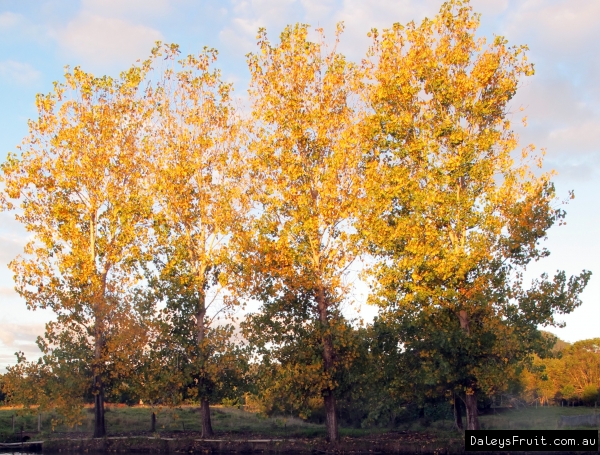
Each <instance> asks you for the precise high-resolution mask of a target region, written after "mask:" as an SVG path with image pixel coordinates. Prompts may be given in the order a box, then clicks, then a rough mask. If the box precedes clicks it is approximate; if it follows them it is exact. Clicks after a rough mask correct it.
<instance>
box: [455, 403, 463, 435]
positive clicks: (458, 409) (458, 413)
mask: <svg viewBox="0 0 600 455" xmlns="http://www.w3.org/2000/svg"><path fill="white" fill-rule="evenodd" d="M462 411H463V402H462V399H461V398H460V397H458V396H456V395H455V396H454V423H455V424H456V428H457V429H458V430H460V431H462V430H463V429H464V427H463V420H462Z"/></svg>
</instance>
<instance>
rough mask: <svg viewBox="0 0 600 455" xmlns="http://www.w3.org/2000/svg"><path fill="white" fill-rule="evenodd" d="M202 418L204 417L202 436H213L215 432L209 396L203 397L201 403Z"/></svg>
mask: <svg viewBox="0 0 600 455" xmlns="http://www.w3.org/2000/svg"><path fill="white" fill-rule="evenodd" d="M200 418H201V419H202V437H203V438H208V437H210V436H212V435H213V434H214V433H213V429H212V425H211V423H210V407H209V406H208V399H207V398H203V399H202V402H201V404H200Z"/></svg>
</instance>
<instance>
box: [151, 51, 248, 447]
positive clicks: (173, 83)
mask: <svg viewBox="0 0 600 455" xmlns="http://www.w3.org/2000/svg"><path fill="white" fill-rule="evenodd" d="M163 53H164V54H165V59H167V60H168V61H169V62H173V65H171V66H170V67H168V68H166V69H165V70H164V72H162V73H161V74H159V81H158V82H157V85H156V87H155V89H154V92H153V103H154V105H155V106H157V117H156V129H155V131H156V134H155V138H154V141H153V142H154V145H155V147H154V151H153V159H152V163H153V167H152V175H151V180H152V190H153V194H154V198H155V199H154V200H155V203H156V214H155V220H156V221H155V229H156V233H157V235H156V254H157V255H156V261H155V266H156V271H157V275H156V276H155V277H153V278H152V279H151V285H152V286H153V288H154V289H155V290H156V294H155V295H156V296H157V297H158V298H159V299H161V300H162V301H164V302H165V304H166V308H165V311H164V314H165V315H166V317H167V319H166V321H167V325H166V326H165V328H166V329H167V330H168V331H169V335H168V336H170V337H172V339H171V340H170V341H169V342H168V344H169V345H170V346H171V348H170V349H177V350H179V354H181V357H180V356H179V354H177V357H176V358H178V359H179V361H180V362H181V364H180V365H179V368H183V370H184V371H187V373H188V379H187V380H194V381H195V382H196V384H197V387H196V388H195V393H196V396H197V398H198V399H199V401H200V403H201V419H202V436H203V437H208V436H211V435H212V434H213V430H212V426H211V422H210V408H209V399H210V398H211V397H213V398H214V396H213V392H214V391H215V389H216V388H218V387H217V386H218V384H219V383H222V382H223V378H224V377H227V376H228V375H229V374H231V373H232V372H233V371H235V368H234V365H235V360H236V359H237V360H240V361H241V363H240V365H239V367H240V368H241V369H243V363H244V361H243V360H242V357H241V352H239V351H237V350H236V349H235V346H234V345H233V344H231V343H230V342H229V341H228V339H229V337H230V336H231V334H232V330H231V328H230V327H225V326H222V327H215V325H216V324H217V322H218V318H219V317H220V316H219V315H227V313H228V312H229V310H231V309H232V308H233V307H234V305H235V303H236V301H235V300H234V299H232V298H231V295H230V294H231V293H230V292H228V290H227V286H228V279H227V273H226V265H227V263H228V261H229V260H230V256H231V253H230V249H231V242H230V239H231V236H232V235H234V233H235V230H236V229H237V226H241V225H243V224H244V216H245V210H246V203H245V202H244V194H245V192H244V180H243V178H244V177H245V174H244V169H245V167H244V162H243V154H242V148H241V145H240V144H241V135H240V133H241V124H240V122H239V119H238V118H237V116H236V114H235V109H234V106H233V104H232V99H231V92H232V90H233V87H232V86H231V84H227V83H224V82H222V81H221V79H220V74H219V71H217V70H212V69H211V65H213V64H214V62H215V60H216V56H217V52H216V51H214V50H211V49H205V50H204V52H202V53H201V54H200V55H199V56H193V55H190V56H188V57H186V58H185V59H182V60H180V61H178V62H175V58H176V56H177V54H178V48H177V46H176V45H171V46H163V47H162V48H159V50H157V55H162V54H163ZM177 66H178V67H177ZM192 319H193V320H194V321H195V322H194V324H193V325H190V320H192ZM190 337H191V338H190ZM190 375H191V376H190ZM184 381H185V380H184Z"/></svg>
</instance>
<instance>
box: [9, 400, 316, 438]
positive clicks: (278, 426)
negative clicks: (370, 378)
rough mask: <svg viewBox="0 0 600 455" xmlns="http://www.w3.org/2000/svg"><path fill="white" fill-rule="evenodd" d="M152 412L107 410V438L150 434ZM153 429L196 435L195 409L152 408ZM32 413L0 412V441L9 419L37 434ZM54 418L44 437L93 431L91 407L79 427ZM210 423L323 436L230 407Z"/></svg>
mask: <svg viewBox="0 0 600 455" xmlns="http://www.w3.org/2000/svg"><path fill="white" fill-rule="evenodd" d="M152 411H153V410H152V409H151V408H148V407H142V406H133V407H112V406H110V407H107V409H106V414H105V423H106V428H107V433H108V435H109V436H110V435H121V434H149V433H150V425H151V416H152ZM154 411H155V412H156V430H157V432H158V433H159V434H161V433H163V434H172V433H183V432H187V433H189V432H191V433H199V432H200V430H201V428H200V413H199V408H198V407H191V406H182V407H179V408H174V409H171V408H162V409H160V408H155V409H154ZM33 412H34V414H29V415H27V414H23V411H19V410H18V409H15V410H13V409H0V439H2V436H6V435H10V434H13V425H12V418H13V415H14V416H15V425H14V428H15V432H17V433H19V432H20V430H21V427H23V431H24V433H28V434H31V433H37V423H38V417H37V414H35V411H33ZM53 418H54V419H56V418H57V416H55V415H52V414H50V413H43V414H42V433H43V434H46V435H48V434H55V435H60V434H65V433H68V434H70V435H77V434H78V433H80V434H81V436H84V435H86V436H87V435H90V434H91V433H92V432H93V424H94V414H93V409H92V408H86V409H85V410H84V412H83V413H82V415H81V421H80V424H79V425H75V426H74V427H70V426H68V425H65V424H58V425H55V427H54V429H52V419H53ZM211 422H212V426H213V429H214V431H215V432H216V433H217V434H221V435H228V436H235V435H236V434H237V435H247V434H260V435H269V436H272V437H316V436H321V435H324V434H325V428H324V426H323V425H317V424H312V423H307V422H304V421H302V420H301V419H298V418H290V417H286V418H283V417H271V418H267V417H263V416H261V415H258V414H253V413H249V412H245V411H243V410H240V409H237V408H233V407H219V406H213V407H211Z"/></svg>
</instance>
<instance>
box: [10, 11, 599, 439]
mask: <svg viewBox="0 0 600 455" xmlns="http://www.w3.org/2000/svg"><path fill="white" fill-rule="evenodd" d="M478 25H479V16H478V15H477V14H474V13H473V11H472V9H471V7H470V5H469V3H468V2H467V1H462V0H452V1H449V2H447V3H444V4H443V6H442V7H441V10H440V12H439V14H438V15H437V16H436V17H435V18H433V19H425V20H423V21H422V22H421V23H420V24H415V23H414V22H411V23H409V24H407V25H405V26H403V25H400V24H394V25H393V26H392V27H391V28H389V29H386V30H383V31H381V32H379V31H377V30H372V31H371V33H370V37H371V39H372V43H371V46H370V48H369V51H368V54H367V55H366V56H365V58H364V60H363V61H362V62H360V63H355V62H352V61H349V60H348V59H347V58H346V57H345V56H344V55H342V54H340V53H339V52H338V51H337V44H338V42H339V39H340V36H341V33H342V29H343V27H342V26H341V25H340V26H338V29H337V30H336V34H335V40H334V42H335V45H333V46H328V45H327V44H326V40H325V36H324V32H323V30H321V29H317V30H315V33H316V40H314V41H313V40H311V39H309V33H310V29H309V27H308V26H307V25H303V24H296V25H294V26H288V27H286V28H285V30H284V31H283V32H282V34H281V35H280V40H279V42H277V43H273V42H271V41H270V40H269V37H268V36H267V33H266V31H265V30H264V29H261V30H260V31H259V33H258V37H257V40H258V42H257V45H258V50H257V52H256V53H251V54H249V55H248V66H249V69H250V75H251V82H250V89H249V100H250V107H249V113H247V114H246V113H245V111H244V110H243V109H240V107H239V106H238V105H237V104H236V102H235V100H234V98H233V94H232V93H233V86H232V84H230V83H226V82H224V81H223V80H222V79H221V75H220V72H219V71H218V70H217V69H215V66H214V65H215V61H216V58H217V52H216V51H215V50H212V49H204V51H203V52H202V53H200V54H199V55H198V56H193V55H190V56H188V57H185V58H181V59H179V58H180V57H178V54H179V49H178V47H177V46H176V45H162V44H158V45H157V47H156V48H155V49H153V51H152V54H151V56H150V58H149V59H148V60H146V61H144V62H142V63H140V64H139V65H136V66H133V67H132V68H131V69H129V70H127V71H125V72H123V73H121V75H120V76H119V77H118V78H111V77H108V76H103V77H96V76H93V75H92V74H90V73H86V72H84V71H83V70H82V69H80V68H79V67H76V68H74V69H73V70H70V69H67V71H66V73H65V79H64V81H63V82H57V83H55V85H54V90H53V91H52V92H51V93H49V94H47V95H38V96H37V99H36V103H37V109H38V118H37V119H36V120H32V121H30V122H29V128H30V133H29V135H28V136H27V137H26V138H25V139H24V141H23V144H22V145H21V147H20V148H19V151H18V152H17V153H13V154H10V155H9V156H8V158H7V160H6V162H5V163H3V164H2V174H1V178H2V183H3V190H2V194H1V201H2V207H3V209H5V210H11V209H14V210H15V212H16V218H17V220H18V221H19V222H21V223H22V224H23V226H24V227H25V228H26V229H27V230H28V231H29V232H30V233H31V236H32V237H31V238H32V240H31V242H30V243H29V244H27V246H26V247H25V249H24V252H23V254H22V255H20V256H18V257H17V258H16V259H14V260H13V261H12V262H11V263H10V265H9V267H10V268H11V270H12V271H13V272H14V276H15V283H16V290H17V292H18V293H19V295H20V296H21V297H22V298H23V299H24V300H25V302H26V304H27V306H28V308H29V309H32V310H35V309H37V308H49V309H51V310H53V311H54V313H55V320H53V321H52V322H49V323H48V324H47V325H46V331H45V333H44V335H43V336H40V337H39V338H38V345H39V347H40V349H41V351H42V357H41V358H40V359H39V360H37V361H33V362H31V361H27V359H25V357H24V356H23V354H22V353H19V354H18V362H17V364H16V365H15V366H11V367H9V368H8V372H7V374H5V375H4V377H3V389H4V391H5V393H6V394H7V398H6V399H7V400H8V401H9V402H10V403H15V404H17V403H18V404H23V405H25V406H31V405H39V406H40V407H41V409H56V410H59V411H60V413H61V414H62V415H63V416H65V418H66V419H67V420H68V421H70V422H77V421H78V419H79V416H80V412H81V408H82V406H83V405H84V404H86V403H94V412H95V427H94V436H95V437H103V436H104V435H105V434H106V429H105V424H104V403H105V402H106V401H107V400H110V401H119V402H126V403H136V402H139V401H140V400H141V401H143V402H144V403H146V404H149V405H151V406H169V405H172V406H174V405H178V404H181V403H185V402H194V403H198V404H199V405H200V408H201V423H202V435H203V436H204V437H207V436H210V435H211V434H212V433H213V431H212V426H211V422H210V405H211V403H212V404H214V403H220V402H222V401H223V400H227V402H231V403H232V402H240V403H241V401H240V400H247V401H246V404H249V403H251V402H253V403H254V404H255V405H256V407H257V408H260V409H261V410H262V411H263V412H267V413H271V412H281V413H290V414H292V415H299V416H301V417H304V418H308V417H309V416H310V415H313V416H314V415H316V414H317V413H321V415H322V418H323V421H324V422H325V423H326V426H327V435H328V439H329V440H330V441H336V440H337V439H338V438H339V436H338V425H339V421H340V420H342V421H343V422H345V423H348V424H352V425H367V426H368V425H388V424H394V422H396V421H397V420H398V419H402V418H403V413H406V412H409V413H410V412H413V411H411V409H413V410H414V412H416V413H417V415H421V414H423V413H425V410H426V409H429V410H431V409H436V411H435V412H440V413H447V412H449V411H448V410H449V409H450V411H452V412H453V414H454V416H455V419H456V422H457V426H459V427H462V426H463V424H462V415H463V410H464V411H465V412H466V424H465V425H464V427H466V428H468V429H478V428H479V423H478V417H477V416H478V403H482V402H484V401H485V400H486V399H487V398H489V397H492V396H494V395H496V394H498V393H500V392H502V391H504V390H506V389H507V388H508V387H509V386H510V385H511V384H512V382H511V381H514V380H516V378H518V377H519V374H518V373H519V370H520V369H522V368H523V366H527V365H529V364H530V365H531V366H532V367H536V368H537V367H538V366H540V365H541V364H540V362H550V360H543V359H545V358H546V357H547V356H548V355H549V354H550V353H551V348H552V346H553V344H554V340H553V339H551V338H550V337H547V336H544V335H543V334H542V332H540V330H539V327H546V326H556V325H558V324H559V322H558V321H557V320H556V319H555V317H556V315H560V314H566V313H570V312H571V311H573V309H575V308H576V307H578V306H579V305H580V304H581V301H580V299H579V295H580V293H581V292H582V291H583V289H584V288H585V286H586V284H587V283H588V280H589V279H590V276H591V273H590V272H587V271H583V272H582V273H581V274H580V275H578V276H572V277H567V276H566V274H565V273H564V272H561V271H558V272H557V273H556V274H555V275H554V276H548V275H546V274H543V275H542V276H541V277H539V278H538V279H536V280H534V281H533V282H532V283H531V284H526V283H525V282H524V280H523V272H524V271H525V269H526V266H527V265H528V264H530V263H531V262H532V261H538V260H540V259H543V258H545V257H546V256H548V255H549V251H547V250H546V249H545V248H544V247H543V246H542V245H541V242H542V241H543V240H544V239H545V238H546V235H547V233H548V230H549V229H550V228H551V227H552V226H553V225H554V224H557V223H558V224H561V223H562V222H563V220H564V217H565V212H564V210H563V209H562V208H561V204H560V201H558V199H557V196H556V194H555V190H554V186H553V184H552V181H551V177H552V173H543V172H542V171H541V170H540V168H541V167H542V154H536V153H535V148H534V147H533V146H528V147H525V148H524V149H523V150H522V151H521V152H520V153H517V152H515V149H516V147H517V145H518V141H517V137H516V136H515V134H514V133H513V131H512V127H511V118H512V115H513V112H512V110H511V109H512V108H511V105H510V101H511V99H512V98H513V97H514V95H515V93H516V91H517V87H518V84H519V81H520V80H521V79H522V78H523V77H526V76H530V75H532V74H533V66H532V64H531V63H529V62H528V61H527V57H526V54H525V52H526V50H527V49H526V47H525V46H513V47H511V46H509V45H508V43H507V42H506V40H505V39H504V38H502V37H495V38H494V39H493V40H492V41H491V42H489V43H488V42H486V41H485V40H484V39H483V38H477V37H476V31H477V28H478ZM178 59H179V60H178ZM359 266H360V268H362V270H363V272H362V273H363V275H362V276H363V278H364V280H365V281H366V282H367V283H368V284H369V285H370V294H369V297H368V302H369V303H371V304H374V305H378V306H379V308H380V312H379V315H378V316H377V318H376V319H375V321H374V322H373V323H372V324H367V325H364V324H362V323H361V322H360V321H357V320H349V319H348V318H347V317H346V316H345V315H344V311H343V306H344V305H345V304H347V303H348V302H351V301H352V299H353V294H352V286H351V285H350V284H349V283H350V281H351V277H352V276H353V275H352V273H351V270H353V268H358V267H359ZM249 302H253V303H254V304H258V306H259V308H258V310H256V311H253V312H249V314H248V316H247V317H245V318H244V320H242V321H236V320H235V317H236V314H237V313H238V310H239V308H240V307H243V306H244V305H246V304H249ZM238 322H239V323H238ZM573 349H576V348H575V347H574V348H573ZM574 352H575V351H574ZM577 352H579V351H577ZM586 352H587V351H586ZM534 354H535V355H537V356H538V357H537V358H534V357H532V356H533V355H534ZM573 355H575V354H573ZM577 355H579V354H577ZM582 355H583V354H582ZM586 355H587V354H586ZM594 355H597V352H596V353H595V354H594ZM567 357H568V356H565V357H564V359H567ZM569 358H570V357H569ZM532 359H535V360H532ZM565 361H566V360H565ZM544 365H545V366H546V369H547V370H548V377H553V376H551V374H550V371H551V368H552V367H551V365H552V364H551V363H547V364H544ZM567 369H568V368H567ZM532 377H533V376H532ZM531 380H532V381H534V380H533V379H531ZM534 382H535V381H534ZM559 382H560V381H559ZM560 384H561V385H560V387H562V389H561V390H562V391H564V392H565V393H566V391H567V389H566V388H565V387H569V385H572V386H573V387H575V388H576V389H575V392H574V393H580V392H579V387H580V385H579V383H578V382H577V383H576V382H573V381H571V382H569V381H567V382H564V383H563V382H560ZM582 384H583V383H582ZM595 384H596V386H597V385H598V382H596V383H595ZM528 390H529V389H528ZM536 390H537V389H536ZM540 390H541V389H540ZM569 390H570V389H569ZM582 390H583V389H582ZM535 393H537V392H535ZM561 393H562V392H561ZM581 393H583V392H581ZM586 393H587V392H586ZM565 396H566V395H565ZM236 400H237V401H236ZM440 403H445V404H444V405H443V406H441V407H439V409H438V407H437V406H438V404H440ZM449 403H450V404H451V407H450V406H449V405H448V404H449Z"/></svg>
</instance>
